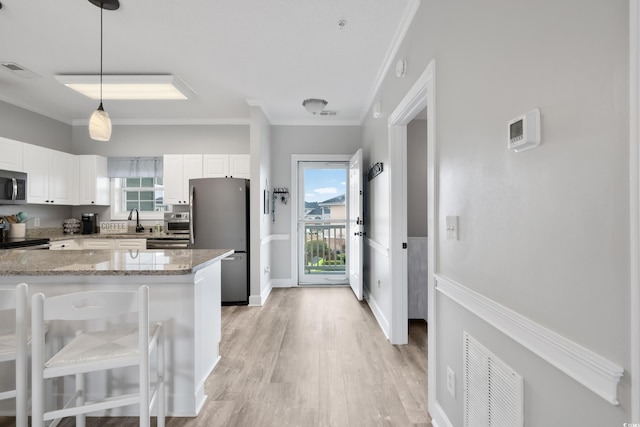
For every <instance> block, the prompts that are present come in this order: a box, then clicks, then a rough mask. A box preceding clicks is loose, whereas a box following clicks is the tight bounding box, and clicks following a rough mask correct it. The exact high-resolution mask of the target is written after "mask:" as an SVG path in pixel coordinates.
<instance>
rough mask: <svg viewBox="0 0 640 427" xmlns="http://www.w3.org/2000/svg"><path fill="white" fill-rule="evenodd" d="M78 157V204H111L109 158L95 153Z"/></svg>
mask: <svg viewBox="0 0 640 427" xmlns="http://www.w3.org/2000/svg"><path fill="white" fill-rule="evenodd" d="M77 157H78V186H79V188H78V203H77V204H78V205H104V206H107V205H109V204H110V194H109V189H110V186H109V177H108V176H107V158H106V157H102V156H95V155H80V156H77Z"/></svg>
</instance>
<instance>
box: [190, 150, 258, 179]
mask: <svg viewBox="0 0 640 427" xmlns="http://www.w3.org/2000/svg"><path fill="white" fill-rule="evenodd" d="M202 177H203V178H226V177H232V178H246V179H249V178H250V177H251V156H250V155H248V154H204V155H203V156H202Z"/></svg>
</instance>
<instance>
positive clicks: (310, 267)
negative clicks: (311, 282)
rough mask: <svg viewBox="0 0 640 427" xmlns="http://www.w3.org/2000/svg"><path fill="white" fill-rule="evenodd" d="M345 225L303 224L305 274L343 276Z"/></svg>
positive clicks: (344, 267)
mask: <svg viewBox="0 0 640 427" xmlns="http://www.w3.org/2000/svg"><path fill="white" fill-rule="evenodd" d="M346 231H347V230H346V225H345V224H331V225H327V224H305V227H304V234H305V248H304V249H305V256H304V259H305V263H304V268H305V273H306V274H344V273H345V271H346V261H347V259H346V257H347V254H346V244H347V233H346Z"/></svg>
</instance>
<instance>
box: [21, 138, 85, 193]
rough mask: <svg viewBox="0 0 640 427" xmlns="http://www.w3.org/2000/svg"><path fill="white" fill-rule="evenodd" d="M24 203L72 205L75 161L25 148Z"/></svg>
mask: <svg viewBox="0 0 640 427" xmlns="http://www.w3.org/2000/svg"><path fill="white" fill-rule="evenodd" d="M23 148H24V149H23V153H24V171H25V172H26V173H27V174H28V189H27V203H36V204H53V205H73V204H75V202H76V200H77V185H76V183H77V181H78V163H77V162H78V159H77V156H74V155H73V154H69V153H64V152H62V151H56V150H51V149H49V148H45V147H40V146H38V145H32V144H24V145H23Z"/></svg>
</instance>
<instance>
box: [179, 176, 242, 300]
mask: <svg viewBox="0 0 640 427" xmlns="http://www.w3.org/2000/svg"><path fill="white" fill-rule="evenodd" d="M189 205H190V206H189V209H190V217H191V223H190V230H189V231H190V238H189V248H191V249H233V250H234V251H235V252H234V254H233V255H231V256H229V257H227V258H224V259H223V260H222V304H223V305H243V304H248V303H249V277H250V276H249V180H248V179H240V178H201V179H190V180H189Z"/></svg>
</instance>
